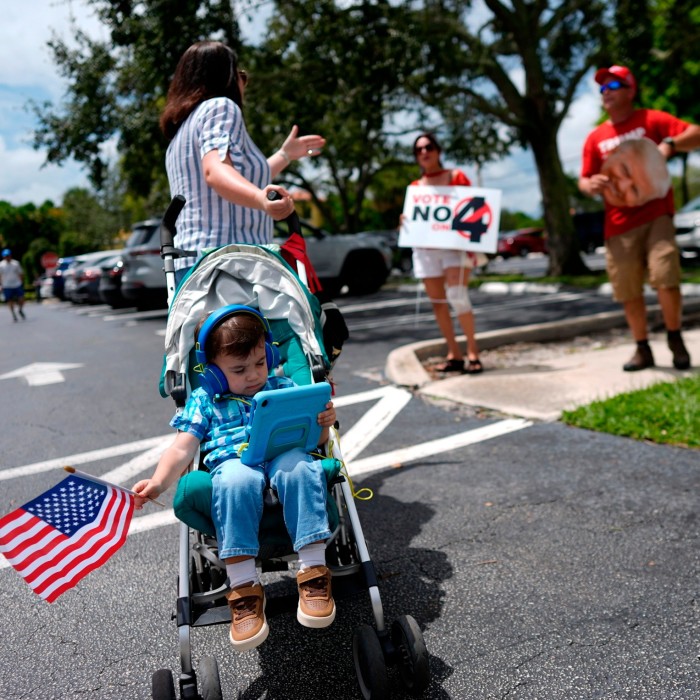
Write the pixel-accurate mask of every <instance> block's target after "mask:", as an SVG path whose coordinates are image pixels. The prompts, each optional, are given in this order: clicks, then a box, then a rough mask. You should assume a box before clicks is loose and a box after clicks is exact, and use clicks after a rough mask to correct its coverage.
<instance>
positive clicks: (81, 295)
mask: <svg viewBox="0 0 700 700" xmlns="http://www.w3.org/2000/svg"><path fill="white" fill-rule="evenodd" d="M120 252H121V251H114V250H105V251H102V254H94V255H92V254H91V255H90V258H89V259H87V260H85V261H83V262H82V263H81V264H80V265H79V266H78V267H77V268H76V269H75V273H74V275H73V284H74V288H73V290H72V293H71V296H70V300H71V301H72V302H74V303H76V304H86V303H87V304H100V303H102V298H101V297H100V289H99V285H100V276H101V274H102V265H105V264H107V265H110V264H111V265H113V264H114V263H115V262H116V260H117V259H118V257H119V253H120Z"/></svg>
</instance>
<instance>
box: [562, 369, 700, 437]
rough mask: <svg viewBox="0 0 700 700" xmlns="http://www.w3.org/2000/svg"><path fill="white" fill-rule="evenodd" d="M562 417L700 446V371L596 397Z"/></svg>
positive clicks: (577, 423)
mask: <svg viewBox="0 0 700 700" xmlns="http://www.w3.org/2000/svg"><path fill="white" fill-rule="evenodd" d="M562 421H563V422H564V423H568V424H569V425H573V426H575V427H577V428H586V429H588V430H597V431H598V432H604V433H610V434H611V435H622V436H624V437H631V438H634V439H636V440H650V441H652V442H657V443H662V444H667V445H679V446H682V447H693V448H700V375H696V376H694V377H688V378H685V379H679V380H678V381H675V382H663V383H660V384H654V385H652V386H650V387H648V388H647V389H640V390H639V391H631V392H629V393H626V394H619V395H618V396H614V397H613V398H611V399H607V400H606V401H595V402H594V403H592V404H589V405H588V406H581V407H580V408H577V409H575V410H574V411H565V412H564V413H563V414H562Z"/></svg>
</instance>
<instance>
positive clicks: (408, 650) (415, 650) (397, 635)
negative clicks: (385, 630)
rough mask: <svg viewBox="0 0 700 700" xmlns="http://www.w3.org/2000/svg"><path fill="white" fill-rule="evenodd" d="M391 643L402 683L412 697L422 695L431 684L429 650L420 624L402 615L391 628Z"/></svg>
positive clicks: (408, 616)
mask: <svg viewBox="0 0 700 700" xmlns="http://www.w3.org/2000/svg"><path fill="white" fill-rule="evenodd" d="M391 641H392V642H393V643H394V646H395V647H396V649H397V651H398V654H399V658H398V663H399V673H400V674H401V681H402V682H403V684H404V686H405V687H406V690H408V692H409V693H411V695H420V694H421V693H422V692H423V691H424V690H425V689H426V688H427V687H428V685H429V683H430V665H429V662H428V650H427V648H426V646H425V642H424V641H423V633H422V632H421V631H420V627H419V626H418V623H417V622H416V621H415V619H414V618H412V617H411V616H410V615H402V616H401V617H400V618H398V619H397V620H396V621H395V622H394V624H393V625H392V626H391Z"/></svg>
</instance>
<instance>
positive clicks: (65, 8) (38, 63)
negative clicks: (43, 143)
mask: <svg viewBox="0 0 700 700" xmlns="http://www.w3.org/2000/svg"><path fill="white" fill-rule="evenodd" d="M71 17H75V19H76V22H77V24H78V26H79V27H80V28H81V29H82V30H84V31H85V32H86V33H88V34H89V35H90V36H93V37H96V38H102V36H103V34H104V29H103V28H102V27H101V25H100V24H99V23H98V22H97V20H96V19H95V17H94V14H93V10H92V9H91V8H90V7H89V5H88V4H87V2H85V1H84V0H32V1H31V2H23V1H22V0H20V1H18V2H11V3H5V5H4V6H3V19H2V23H0V158H1V159H2V160H1V161H0V162H2V164H3V167H2V168H1V169H0V200H4V201H7V202H10V203H11V204H15V205H21V204H27V203H29V202H33V203H34V204H37V205H39V204H42V203H43V202H44V201H46V200H47V199H50V200H52V201H53V202H55V203H59V202H61V200H62V197H63V193H64V192H65V191H66V190H68V189H70V188H71V187H85V186H86V185H87V178H86V176H85V174H84V173H82V172H81V171H80V169H79V168H78V166H77V165H76V164H75V163H68V164H66V165H65V166H63V167H59V166H55V165H52V166H46V167H42V165H43V163H44V161H45V155H44V153H43V152H41V151H35V150H34V149H33V148H32V146H31V142H32V130H33V128H34V127H35V126H36V122H35V119H34V116H33V115H32V114H31V112H29V111H28V110H27V104H28V102H29V101H30V100H34V101H37V102H39V103H41V102H43V101H45V100H49V101H52V102H57V101H60V99H61V98H62V96H63V94H64V92H65V83H64V81H63V80H62V78H61V76H60V75H59V74H58V73H57V71H56V67H55V64H53V63H52V60H51V54H50V51H49V48H48V46H47V43H48V41H49V39H50V38H51V36H52V33H54V32H55V33H56V34H57V35H58V36H60V37H61V38H62V39H64V40H65V41H67V42H68V43H70V39H71V25H70V18H71Z"/></svg>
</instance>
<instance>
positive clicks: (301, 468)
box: [211, 448, 331, 559]
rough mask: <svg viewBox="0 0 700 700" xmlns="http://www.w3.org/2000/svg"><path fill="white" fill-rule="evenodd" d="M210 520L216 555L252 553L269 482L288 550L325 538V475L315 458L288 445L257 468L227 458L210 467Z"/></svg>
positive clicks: (256, 546)
mask: <svg viewBox="0 0 700 700" xmlns="http://www.w3.org/2000/svg"><path fill="white" fill-rule="evenodd" d="M211 476H212V485H213V493H212V513H211V515H212V520H213V521H214V526H215V527H216V539H217V540H218V544H219V557H220V558H221V559H227V558H229V557H237V556H245V555H247V556H253V557H254V556H256V555H257V553H258V550H259V542H258V529H259V527H260V519H261V517H262V512H263V490H264V488H265V486H266V485H267V481H269V483H270V486H271V487H272V488H273V489H274V490H275V491H276V492H277V497H278V498H279V500H280V503H281V504H282V509H283V512H284V523H285V525H286V526H287V531H288V532H289V536H290V538H291V540H292V545H293V547H294V551H295V552H298V551H299V550H300V549H301V548H302V547H304V546H305V545H307V544H312V543H313V542H319V541H321V540H326V539H328V538H329V537H330V534H331V533H330V530H329V528H328V514H327V512H326V493H327V486H326V475H325V472H324V471H323V467H322V466H321V460H315V459H313V458H312V457H310V456H309V455H308V454H307V453H306V452H304V450H301V449H298V448H297V449H294V450H290V451H289V452H285V453H284V454H281V455H279V456H278V457H275V458H274V459H272V460H270V461H269V462H265V463H264V464H261V465H259V466H257V467H247V466H246V465H245V464H242V463H241V460H240V459H230V460H228V461H226V462H223V463H222V464H220V465H219V466H217V467H215V469H214V470H213V471H212V474H211Z"/></svg>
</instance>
